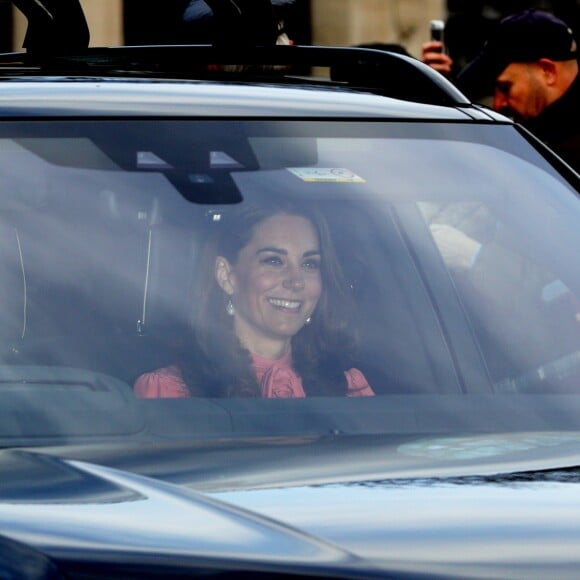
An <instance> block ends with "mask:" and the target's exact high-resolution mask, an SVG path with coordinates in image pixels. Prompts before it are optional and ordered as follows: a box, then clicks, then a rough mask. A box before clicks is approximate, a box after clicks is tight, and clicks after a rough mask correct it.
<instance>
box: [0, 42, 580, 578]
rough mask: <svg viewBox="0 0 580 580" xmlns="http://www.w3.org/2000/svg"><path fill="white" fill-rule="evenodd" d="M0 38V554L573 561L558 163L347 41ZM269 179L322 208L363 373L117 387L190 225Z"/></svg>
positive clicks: (175, 332) (573, 341) (125, 572)
mask: <svg viewBox="0 0 580 580" xmlns="http://www.w3.org/2000/svg"><path fill="white" fill-rule="evenodd" d="M3 63H4V65H3V68H4V70H2V72H1V79H0V220H1V221H0V228H1V231H0V236H2V239H3V242H2V251H1V255H0V260H1V264H0V268H1V269H2V272H3V273H2V276H1V280H2V283H1V284H0V286H1V289H0V292H1V296H2V304H3V307H2V316H1V320H2V324H1V328H0V333H1V339H2V345H1V348H2V350H1V353H0V354H1V356H2V365H1V366H0V441H1V444H2V452H1V453H0V469H1V473H2V477H1V478H0V533H1V534H2V535H3V536H4V537H5V538H6V540H5V543H4V544H2V545H3V552H2V553H1V554H0V571H1V565H2V562H3V563H4V566H5V569H6V570H12V571H13V570H15V569H17V570H18V572H19V573H20V574H22V576H23V577H27V576H26V574H29V577H40V576H41V574H45V575H46V576H47V577H50V575H51V574H52V575H53V576H58V575H59V574H62V575H63V576H64V577H72V578H76V577H79V578H91V577H150V576H152V577H153V576H160V577H172V576H188V575H199V576H209V575H217V576H219V577H223V576H225V577H273V576H274V575H279V577H281V578H283V577H301V576H305V577H309V576H310V577H318V576H319V577H337V578H359V577H369V578H374V577H395V578H399V577H400V578H415V577H417V578H420V577H457V578H459V577H461V578H466V577H473V578H489V577H497V578H524V577H525V578H533V577H541V578H545V577H558V578H563V577H576V576H577V575H578V573H579V570H580V555H579V554H580V551H579V550H578V546H579V542H580V523H579V522H580V517H579V516H580V501H579V499H578V497H579V490H580V488H579V483H578V471H577V467H578V465H579V460H580V431H579V420H580V399H579V397H578V388H579V387H580V358H579V357H580V332H579V324H580V267H579V263H578V260H577V257H576V248H577V247H578V242H579V234H578V232H579V231H580V228H579V227H578V226H579V225H580V203H579V199H578V193H577V192H578V184H579V182H578V176H577V175H576V174H575V173H574V172H573V171H572V170H571V169H570V168H569V167H567V166H566V165H565V164H564V163H563V162H562V161H561V160H559V159H558V158H557V157H556V156H555V155H554V154H553V153H552V152H550V151H549V150H548V149H546V148H545V147H544V146H543V145H542V144H541V143H539V142H538V141H537V140H535V139H534V137H533V136H531V135H530V134H528V133H527V132H525V131H524V130H523V129H521V128H520V127H518V126H516V125H514V124H512V123H511V122H510V121H509V120H508V119H505V118H503V117H500V116H498V115H496V114H494V113H493V112H491V111H488V110H486V109H484V108H481V107H478V106H476V105H472V104H470V103H468V102H467V101H466V100H465V99H464V98H463V96H462V95H461V94H460V93H458V92H457V91H456V90H455V89H454V88H453V87H452V86H451V85H448V84H447V83H446V82H445V81H444V80H443V79H441V78H440V77H438V76H437V75H435V74H434V73H433V72H432V71H429V70H428V69H426V67H423V66H422V65H420V64H419V63H414V62H413V61H412V60H411V59H408V58H405V57H401V56H399V55H392V54H388V53H384V54H383V53H380V52H377V51H372V50H354V49H316V48H306V47H276V49H274V48H265V49H262V50H239V51H230V52H228V51H227V50H225V49H219V50H218V49H214V48H210V47H166V48H165V49H164V48H163V47H157V48H150V49H145V48H141V49H130V48H119V49H110V50H94V51H90V50H89V51H87V52H86V53H83V54H81V55H80V56H78V57H72V56H68V57H67V56H65V57H50V58H47V59H46V60H42V59H40V60H38V57H35V58H32V59H27V58H26V57H25V56H23V55H9V56H6V57H5V58H3ZM191 63H195V65H191ZM216 63H217V66H215V67H213V68H211V70H210V69H208V67H207V65H208V64H216ZM305 63H309V64H312V65H316V66H326V67H330V68H331V69H332V70H333V76H334V78H335V80H333V81H330V80H322V79H319V78H316V79H307V78H304V77H303V76H299V75H292V74H291V73H292V66H294V65H296V64H299V65H301V66H302V65H304V64H305ZM230 64H235V65H236V66H235V67H229V65H230ZM224 65H225V66H224ZM238 65H241V66H238ZM190 69H191V70H190ZM216 69H217V72H216ZM425 101H426V102H425ZM278 195H288V196H293V197H295V198H297V199H301V200H304V203H313V204H316V205H317V207H318V208H319V210H320V211H321V212H323V213H324V214H325V215H326V216H327V219H328V221H329V224H330V227H331V230H332V232H333V235H334V240H335V244H336V247H337V251H338V253H339V255H340V256H341V259H342V262H343V265H344V268H345V271H346V273H347V278H348V280H349V286H350V291H351V292H352V295H353V297H354V300H355V303H356V305H357V311H356V319H357V321H358V322H359V323H360V334H361V338H362V341H361V347H360V353H359V355H358V357H359V358H358V361H359V367H360V369H361V370H363V371H364V373H365V375H366V377H367V378H368V380H369V383H370V384H371V385H372V387H373V389H374V391H375V395H376V396H375V397H361V398H357V399H355V398H346V397H311V398H309V397H307V398H305V399H280V400H276V399H244V398H232V399H223V398H219V399H218V398H212V397H209V398H191V399H154V400H147V399H137V398H136V397H135V396H134V395H133V391H132V388H131V387H132V384H133V382H134V381H135V379H136V378H137V377H138V376H139V375H140V374H141V373H143V372H146V371H150V370H152V369H155V368H158V367H162V366H164V365H166V364H170V363H171V356H172V349H173V347H174V345H175V343H176V342H178V341H177V339H178V338H179V337H180V336H181V335H182V334H185V333H187V326H188V321H189V314H190V312H191V310H192V308H194V307H195V304H194V303H193V302H192V294H191V285H192V281H194V278H195V272H196V266H197V262H196V260H197V256H198V255H199V250H200V247H201V246H203V241H204V239H205V236H206V235H207V232H208V228H212V227H220V223H221V222H223V221H224V220H225V221H226V223H227V215H228V212H229V211H230V209H231V208H232V207H234V206H235V205H237V204H239V203H242V204H243V203H246V200H252V199H254V198H256V199H262V198H263V197H264V196H278ZM465 248H467V250H465V251H464V249H465ZM13 542H16V543H13ZM2 558H4V560H2ZM35 563H37V567H36V568H34V567H33V564H35ZM27 566H28V568H27Z"/></svg>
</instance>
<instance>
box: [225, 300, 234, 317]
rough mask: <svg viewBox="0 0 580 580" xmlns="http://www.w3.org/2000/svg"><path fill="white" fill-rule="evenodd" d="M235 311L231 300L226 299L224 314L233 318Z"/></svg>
mask: <svg viewBox="0 0 580 580" xmlns="http://www.w3.org/2000/svg"><path fill="white" fill-rule="evenodd" d="M235 311H236V309H235V308H234V303H233V302H232V299H231V298H228V303H227V304H226V312H227V313H228V314H229V315H230V316H233V315H234V312H235Z"/></svg>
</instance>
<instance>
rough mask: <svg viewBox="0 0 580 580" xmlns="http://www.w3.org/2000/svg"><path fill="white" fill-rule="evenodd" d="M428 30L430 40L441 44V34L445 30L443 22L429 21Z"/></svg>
mask: <svg viewBox="0 0 580 580" xmlns="http://www.w3.org/2000/svg"><path fill="white" fill-rule="evenodd" d="M429 30H430V34H431V40H436V41H438V42H441V43H443V42H444V39H443V32H444V30H445V22H444V21H443V20H431V22H430V23H429Z"/></svg>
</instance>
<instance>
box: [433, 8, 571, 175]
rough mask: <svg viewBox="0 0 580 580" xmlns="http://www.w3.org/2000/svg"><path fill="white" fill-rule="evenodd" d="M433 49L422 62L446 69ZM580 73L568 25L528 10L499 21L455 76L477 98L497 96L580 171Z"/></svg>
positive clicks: (502, 107) (498, 103)
mask: <svg viewBox="0 0 580 580" xmlns="http://www.w3.org/2000/svg"><path fill="white" fill-rule="evenodd" d="M431 48H437V46H436V45H434V44H433V43H431ZM428 49H429V43H426V44H425V45H424V51H423V61H424V62H426V63H427V64H430V65H431V66H432V67H433V68H437V67H436V65H437V63H439V65H438V66H439V67H444V63H445V62H446V59H444V58H442V59H441V60H439V61H438V60H437V58H438V57H437V56H436V54H437V53H432V52H430V51H429V50H428ZM449 70H450V69H449ZM578 71H579V67H578V52H577V47H576V41H575V39H574V35H573V32H572V30H571V29H570V28H569V26H568V25H567V24H566V23H565V22H563V21H562V20H560V19H559V18H556V17H555V16H554V15H552V14H550V13H547V12H544V11H541V10H524V11H523V12H518V13H516V14H512V15H510V16H507V17H506V18H504V19H503V20H501V21H500V23H499V24H498V26H497V28H496V30H495V34H494V35H493V36H492V37H491V38H490V39H489V40H488V41H487V43H486V44H485V46H484V47H483V49H482V50H481V52H480V53H479V54H478V55H477V56H476V57H475V58H474V59H473V60H472V61H471V62H470V63H468V64H467V66H466V67H465V68H463V70H461V72H460V73H459V74H458V75H457V78H456V79H455V80H456V83H457V85H458V86H459V88H460V89H461V90H463V92H464V93H465V94H466V95H467V96H469V97H470V98H472V99H473V100H480V99H482V98H484V97H486V96H489V97H492V99H493V100H492V106H493V108H494V109H495V110H497V111H498V112H500V113H503V114H505V115H506V116H508V117H511V118H513V119H514V120H516V121H518V122H520V123H522V124H523V125H524V126H525V127H526V128H528V129H529V130H530V131H531V132H532V133H534V134H535V135H536V136H537V137H538V138H539V139H541V140H542V141H544V143H546V144H547V145H548V146H550V147H551V148H552V149H553V150H554V151H556V153H558V154H559V155H560V156H561V157H562V158H563V159H564V160H565V161H567V162H568V163H569V164H570V165H571V166H572V167H573V168H574V169H576V171H578V172H580V106H579V105H580V76H579V75H578Z"/></svg>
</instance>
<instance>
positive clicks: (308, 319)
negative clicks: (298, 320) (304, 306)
mask: <svg viewBox="0 0 580 580" xmlns="http://www.w3.org/2000/svg"><path fill="white" fill-rule="evenodd" d="M311 322H312V316H309V317H308V318H307V319H306V320H305V321H304V324H310V323H311Z"/></svg>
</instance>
